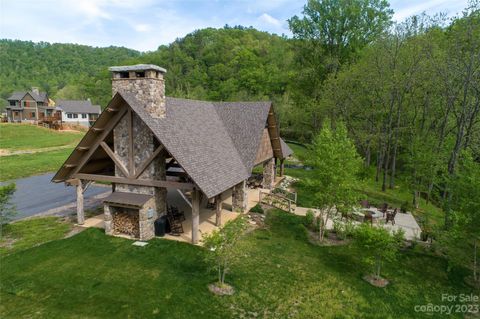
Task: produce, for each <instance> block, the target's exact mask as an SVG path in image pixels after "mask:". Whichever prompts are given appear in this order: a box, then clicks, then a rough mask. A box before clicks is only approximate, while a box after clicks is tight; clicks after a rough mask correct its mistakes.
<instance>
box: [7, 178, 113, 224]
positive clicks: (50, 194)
mask: <svg viewBox="0 0 480 319" xmlns="http://www.w3.org/2000/svg"><path fill="white" fill-rule="evenodd" d="M52 177H53V174H51V173H49V174H44V175H37V176H31V177H27V178H21V179H17V180H14V181H13V182H15V184H16V185H17V191H16V192H15V194H14V196H13V203H14V204H15V205H16V207H17V211H18V214H17V215H15V217H14V219H15V220H17V219H22V218H25V217H29V216H33V215H36V214H39V213H43V212H46V211H48V210H51V209H53V208H57V207H60V206H64V205H67V204H71V203H73V202H75V201H76V190H75V187H72V186H70V187H67V186H65V184H63V183H52V182H50V180H51V179H52ZM5 183H7V182H5ZM5 183H2V184H5ZM107 191H109V188H107V187H101V186H94V185H90V187H88V189H87V191H86V192H85V195H84V197H85V200H86V201H87V200H88V199H90V198H92V197H94V196H96V195H99V194H102V193H105V192H107Z"/></svg>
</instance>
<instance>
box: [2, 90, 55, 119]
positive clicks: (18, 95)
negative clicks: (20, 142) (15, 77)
mask: <svg viewBox="0 0 480 319" xmlns="http://www.w3.org/2000/svg"><path fill="white" fill-rule="evenodd" d="M7 101H8V105H7V107H6V108H5V109H6V110H7V119H8V122H12V123H22V122H23V123H36V122H37V121H39V120H42V119H43V118H45V117H50V116H52V114H53V113H54V112H55V107H54V106H53V105H52V103H51V100H49V98H48V95H47V93H46V92H40V91H39V90H38V88H35V87H33V88H32V89H31V90H30V91H21V92H13V93H12V95H11V96H10V97H8V98H7Z"/></svg>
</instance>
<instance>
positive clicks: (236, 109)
mask: <svg viewBox="0 0 480 319" xmlns="http://www.w3.org/2000/svg"><path fill="white" fill-rule="evenodd" d="M125 102H126V104H128V105H129V106H130V107H131V109H132V110H133V111H134V112H135V113H136V114H137V115H138V116H139V117H140V119H141V120H142V121H143V122H144V123H145V124H146V125H147V126H148V127H149V128H150V130H151V131H152V133H153V134H154V135H155V136H156V137H157V139H158V140H159V142H160V143H161V144H162V145H163V146H164V147H165V149H166V150H167V151H168V152H169V153H170V154H171V155H172V156H173V157H174V158H175V159H176V161H177V162H178V164H179V165H180V166H181V167H182V168H183V169H184V170H185V172H186V173H187V174H188V175H189V176H190V178H191V179H192V181H193V182H194V183H195V184H196V185H197V186H198V187H199V188H200V189H201V191H202V192H203V193H205V195H206V196H207V197H209V198H211V197H213V196H215V195H218V194H220V193H221V192H223V191H225V190H227V189H229V188H231V187H232V186H234V185H236V184H238V183H240V182H241V181H243V180H245V179H247V178H248V177H249V176H250V174H251V170H252V166H253V161H254V160H255V156H256V152H257V149H258V146H259V144H260V139H261V137H262V134H263V130H264V128H265V123H266V122H267V117H268V115H269V111H270V110H271V102H228V103H227V102H207V101H197V100H186V99H178V98H171V97H167V98H166V103H165V104H166V116H165V118H161V119H157V118H153V117H152V116H151V115H150V114H149V113H147V112H146V111H145V109H144V107H143V106H142V104H141V103H140V102H139V101H138V100H137V99H136V98H135V96H134V95H133V94H128V93H116V94H115V96H114V97H113V98H112V100H111V101H110V103H109V105H108V106H107V108H106V109H109V108H111V107H113V108H114V107H115V106H117V105H120V104H122V103H125ZM110 116H112V115H111V112H110V113H109V112H106V111H104V112H103V113H102V114H101V115H100V118H99V119H98V120H97V122H95V124H94V126H93V127H92V128H91V129H90V130H89V131H88V132H87V134H86V136H85V137H84V139H82V141H81V142H80V144H79V145H82V146H83V144H82V143H83V141H89V140H90V141H91V140H92V139H93V138H94V136H95V133H93V131H92V130H93V129H95V128H96V126H97V125H99V124H98V123H107V122H108V121H109V117H110ZM101 125H104V124H101ZM81 156H82V154H81V151H78V150H74V152H73V153H72V155H70V157H69V158H68V159H67V161H66V162H65V163H66V164H76V161H78V159H79V158H80V157H81ZM68 166H69V165H66V166H62V168H61V169H60V170H59V171H58V172H57V174H56V175H55V176H54V177H53V179H52V180H53V181H56V182H59V181H64V180H67V179H69V178H70V175H69V174H70V173H69V172H70V171H69V169H68V168H65V167H68Z"/></svg>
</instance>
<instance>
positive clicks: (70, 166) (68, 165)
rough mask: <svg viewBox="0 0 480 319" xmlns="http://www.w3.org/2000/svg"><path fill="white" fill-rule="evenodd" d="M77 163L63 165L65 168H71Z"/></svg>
mask: <svg viewBox="0 0 480 319" xmlns="http://www.w3.org/2000/svg"><path fill="white" fill-rule="evenodd" d="M76 166H77V164H64V165H63V167H65V168H73V167H76Z"/></svg>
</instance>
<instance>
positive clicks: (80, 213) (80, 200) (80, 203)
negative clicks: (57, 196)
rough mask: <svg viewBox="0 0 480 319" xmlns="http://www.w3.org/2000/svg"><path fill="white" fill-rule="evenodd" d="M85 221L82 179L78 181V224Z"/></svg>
mask: <svg viewBox="0 0 480 319" xmlns="http://www.w3.org/2000/svg"><path fill="white" fill-rule="evenodd" d="M84 223H85V212H84V210H83V183H82V181H81V180H79V181H78V183H77V224H78V225H83V224H84Z"/></svg>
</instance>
